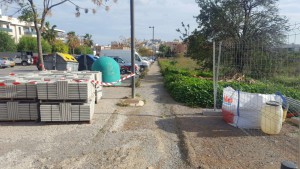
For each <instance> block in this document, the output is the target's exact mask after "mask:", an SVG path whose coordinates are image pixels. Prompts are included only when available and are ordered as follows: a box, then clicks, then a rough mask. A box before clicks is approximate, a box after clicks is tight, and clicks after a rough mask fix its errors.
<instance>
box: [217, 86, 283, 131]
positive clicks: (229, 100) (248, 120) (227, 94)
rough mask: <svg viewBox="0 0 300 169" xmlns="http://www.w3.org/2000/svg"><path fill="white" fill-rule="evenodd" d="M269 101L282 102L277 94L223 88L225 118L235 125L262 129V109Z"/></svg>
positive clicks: (223, 113) (223, 112)
mask: <svg viewBox="0 0 300 169" xmlns="http://www.w3.org/2000/svg"><path fill="white" fill-rule="evenodd" d="M268 101H278V102H279V103H282V99H281V98H280V97H278V96H277V95H275V94H259V93H247V92H241V91H238V90H234V89H233V88H231V87H226V88H224V90H223V104H222V115H223V119H224V120H225V121H226V122H227V123H229V124H231V125H233V126H235V127H239V128H246V129H260V116H261V113H260V111H261V109H262V107H263V105H264V104H265V103H266V102H268Z"/></svg>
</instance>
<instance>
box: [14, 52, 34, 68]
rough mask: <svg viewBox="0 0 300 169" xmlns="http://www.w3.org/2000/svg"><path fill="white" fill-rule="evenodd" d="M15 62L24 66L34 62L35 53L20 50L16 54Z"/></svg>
mask: <svg viewBox="0 0 300 169" xmlns="http://www.w3.org/2000/svg"><path fill="white" fill-rule="evenodd" d="M15 63H16V64H20V65H23V66H27V65H32V64H33V53H32V52H20V54H18V55H16V56H15Z"/></svg>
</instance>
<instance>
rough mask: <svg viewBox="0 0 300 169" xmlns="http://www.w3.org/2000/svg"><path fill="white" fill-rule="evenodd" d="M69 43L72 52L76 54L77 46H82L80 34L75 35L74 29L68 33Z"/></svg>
mask: <svg viewBox="0 0 300 169" xmlns="http://www.w3.org/2000/svg"><path fill="white" fill-rule="evenodd" d="M67 44H68V46H69V48H70V49H71V50H72V54H74V50H75V48H77V47H78V46H80V40H79V38H78V36H76V35H75V32H74V31H71V32H68V33H67Z"/></svg>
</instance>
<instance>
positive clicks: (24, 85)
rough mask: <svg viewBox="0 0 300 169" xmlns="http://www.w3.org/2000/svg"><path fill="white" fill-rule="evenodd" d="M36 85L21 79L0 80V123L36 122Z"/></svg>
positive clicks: (11, 77) (8, 77)
mask: <svg viewBox="0 0 300 169" xmlns="http://www.w3.org/2000/svg"><path fill="white" fill-rule="evenodd" d="M37 119H38V102H37V93H36V85H35V83H32V82H31V81H28V80H24V79H23V78H22V77H15V76H7V77H1V78H0V121H19V120H37Z"/></svg>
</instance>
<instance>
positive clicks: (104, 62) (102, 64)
mask: <svg viewBox="0 0 300 169" xmlns="http://www.w3.org/2000/svg"><path fill="white" fill-rule="evenodd" d="M92 71H100V72H102V81H103V82H105V83H111V82H116V81H118V80H120V77H121V76H120V66H119V64H118V63H117V62H116V61H115V60H114V59H113V58H110V57H107V56H101V57H100V58H99V59H97V60H96V61H95V62H94V63H93V65H92ZM120 84H121V82H119V83H117V84H114V85H120Z"/></svg>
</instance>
